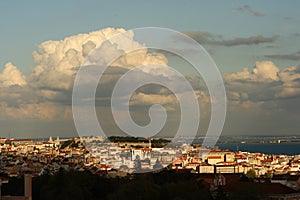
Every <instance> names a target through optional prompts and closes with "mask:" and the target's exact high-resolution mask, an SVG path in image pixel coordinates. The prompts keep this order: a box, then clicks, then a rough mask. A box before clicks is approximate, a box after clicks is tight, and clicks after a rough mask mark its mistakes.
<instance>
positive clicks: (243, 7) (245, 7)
mask: <svg viewBox="0 0 300 200" xmlns="http://www.w3.org/2000/svg"><path fill="white" fill-rule="evenodd" d="M236 10H238V11H242V12H248V13H249V14H251V15H252V16H255V17H263V16H265V14H264V13H261V12H257V11H255V10H253V9H252V8H251V7H250V6H249V5H243V6H241V7H238V8H237V9H236Z"/></svg>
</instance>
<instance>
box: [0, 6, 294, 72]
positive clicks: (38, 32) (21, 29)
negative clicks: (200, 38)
mask: <svg viewBox="0 0 300 200" xmlns="http://www.w3.org/2000/svg"><path fill="white" fill-rule="evenodd" d="M244 5H249V6H250V7H251V9H252V10H253V11H255V12H258V13H261V14H263V15H264V16H260V17H255V16H253V15H252V14H251V13H250V12H249V11H246V10H244V11H239V10H238V8H240V7H242V6H244ZM299 6H300V2H298V1H292V2H288V3H287V2H285V1H272V2H270V1H250V2H248V1H226V3H225V2H222V3H220V2H219V1H186V2H185V1H129V2H128V3H124V2H123V1H26V2H25V1H24V2H22V1H21V2H20V1H2V2H0V11H1V12H0V26H1V36H2V37H1V38H0V44H1V50H0V51H1V54H0V56H1V57H0V67H2V68H3V66H4V64H5V63H6V62H8V61H12V62H14V64H15V65H17V66H18V67H19V68H20V69H21V70H22V71H23V72H25V73H27V72H28V70H29V67H31V66H32V65H33V59H32V56H31V52H32V51H33V50H36V48H37V45H38V44H40V43H41V42H43V41H46V40H59V39H63V38H64V37H66V36H70V35H74V34H78V33H86V32H90V31H94V30H98V29H102V28H105V27H122V28H126V29H132V28H137V27H144V26H158V27H166V28H171V29H175V30H178V31H189V30H193V31H206V32H211V33H214V34H216V35H222V36H223V37H225V38H228V39H230V38H236V37H249V36H253V35H264V36H272V35H279V36H280V38H279V39H278V41H277V42H276V45H277V46H278V48H277V49H272V50H271V52H281V53H282V52H287V53H293V52H296V51H297V50H298V49H297V48H298V47H299V42H298V41H299V38H298V41H295V40H293V39H291V38H290V37H291V34H293V33H299V32H300V26H299V25H300V21H299V18H300V17H299V15H300V14H299V11H298V8H299ZM208 49H214V50H215V49H219V47H208ZM220 51H222V52H224V51H225V55H226V54H229V55H228V56H227V55H226V56H225V55H223V56H222V55H219V54H216V55H215V56H214V55H213V58H214V59H215V61H216V62H217V64H218V65H219V67H220V68H221V70H222V71H227V70H229V71H232V70H233V69H237V68H239V67H245V66H249V65H250V66H252V65H253V64H254V63H252V64H251V61H252V62H255V58H253V57H256V56H261V55H264V54H266V53H267V52H270V49H262V47H261V46H259V47H257V46H246V48H245V47H244V48H243V47H242V48H240V47H237V48H236V47H235V48H221V49H220ZM234 54H241V55H242V56H239V58H236V59H232V57H233V56H232V55H234ZM245 55H247V56H245ZM224 57H227V58H224ZM260 59H263V58H260ZM232 60H234V61H232ZM276 62H277V63H278V64H282V65H285V66H286V65H289V62H287V61H281V60H276ZM290 62H291V61H290ZM291 63H292V64H294V63H295V61H294V62H291Z"/></svg>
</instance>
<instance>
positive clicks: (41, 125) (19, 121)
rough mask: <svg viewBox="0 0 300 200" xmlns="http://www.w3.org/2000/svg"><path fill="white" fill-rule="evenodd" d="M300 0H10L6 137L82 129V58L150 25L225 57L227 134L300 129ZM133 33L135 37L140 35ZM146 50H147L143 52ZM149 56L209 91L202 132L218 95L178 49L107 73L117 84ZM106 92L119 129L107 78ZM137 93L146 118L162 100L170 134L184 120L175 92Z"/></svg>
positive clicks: (2, 102)
mask: <svg viewBox="0 0 300 200" xmlns="http://www.w3.org/2000/svg"><path fill="white" fill-rule="evenodd" d="M160 4H161V5H160ZM297 4H299V2H293V3H292V4H288V3H286V2H280V1H273V2H272V4H271V3H267V2H261V1H253V2H236V1H229V2H226V4H224V3H218V2H215V1H213V2H209V1H199V2H198V1H189V2H187V3H183V2H171V1H165V2H154V3H151V4H150V2H148V3H145V4H143V3H140V2H132V3H128V4H126V5H124V7H123V9H121V10H120V9H117V5H118V1H113V2H111V3H105V4H104V3H101V2H97V1H88V2H85V3H83V2H80V1H76V2H74V3H71V2H68V1H64V2H60V3H57V2H56V3H55V2H44V3H41V2H35V1H32V2H30V3H28V2H26V3H25V2H23V3H19V2H18V3H17V2H15V1H10V2H1V3H0V5H1V13H0V24H1V29H2V30H3V31H2V33H1V34H3V35H2V37H1V38H0V43H1V53H0V88H1V94H0V95H1V96H0V110H1V114H0V137H8V135H9V134H11V135H12V136H13V137H15V138H26V137H28V138H34V137H39V138H41V137H49V136H53V137H56V136H66V137H69V136H76V135H77V134H76V129H75V127H74V122H73V118H72V109H71V104H72V102H71V100H72V99H71V93H72V85H73V81H74V69H77V68H78V67H79V66H81V64H82V62H83V61H84V59H85V58H86V56H87V54H88V53H89V52H90V51H91V50H92V49H93V48H95V46H97V45H99V44H101V42H102V41H103V40H105V37H108V36H112V35H114V34H116V33H120V32H124V31H126V30H130V29H134V28H137V27H147V26H153V27H164V28H170V29H175V30H177V31H180V32H182V33H185V34H186V35H188V36H190V37H191V38H193V39H194V40H196V41H197V42H199V43H200V44H201V45H202V46H203V47H204V48H205V49H206V50H207V52H208V53H209V54H210V56H211V57H212V59H213V60H214V61H215V63H216V65H217V66H218V68H219V70H220V72H221V73H222V77H223V79H224V83H225V88H226V95H227V118H226V121H225V126H224V130H223V133H222V134H224V135H252V134H253V135H281V134H282V135H285V134H288V135H299V134H300V124H299V123H298V121H299V117H300V116H299V113H300V112H299V109H300V107H299V105H300V104H299V100H300V99H299V98H300V81H299V80H300V65H299V60H300V48H299V46H300V42H299V41H300V40H299V38H300V26H299V25H300V16H299V15H300V14H299V13H298V12H297V8H298V6H297ZM146 8H147V9H146ZM117 10H118V11H117ZM54 13H55V14H54ZM174 41H177V40H176V36H174ZM130 42H131V43H134V42H135V38H134V36H133V37H132V38H130ZM179 42H182V43H183V44H184V42H185V41H179ZM120 44H122V42H121V43H120ZM148 50H149V49H148ZM184 50H186V51H189V49H184ZM140 55H143V56H145V59H144V60H141V59H140V57H139V56H140ZM147 59H148V60H147ZM146 60H147V61H146ZM149 60H151V61H152V62H156V63H159V64H163V65H167V64H168V65H170V66H172V65H174V68H176V69H177V70H179V71H180V72H182V73H183V74H184V75H185V76H186V77H188V80H189V81H190V82H191V85H192V86H193V87H194V88H195V91H196V93H197V97H198V100H199V105H200V111H201V120H202V122H200V125H202V126H201V127H200V130H199V132H200V135H201V134H203V133H204V132H205V130H206V128H207V124H208V121H209V117H210V109H209V101H210V99H209V95H208V93H207V90H206V89H205V86H203V85H202V82H201V79H200V81H199V79H198V76H199V74H195V73H194V71H193V70H191V66H190V65H189V64H187V63H186V62H185V61H183V60H181V59H179V58H178V57H176V56H173V55H170V54H167V53H164V52H157V54H154V53H151V51H148V52H146V53H143V54H136V56H134V57H133V58H132V60H126V62H125V63H124V62H123V63H121V62H119V63H118V62H116V63H117V66H115V68H113V69H111V71H109V72H108V73H107V75H106V77H105V78H106V79H105V80H104V82H105V84H106V85H105V86H106V87H107V88H110V87H111V86H112V85H111V83H110V82H109V81H111V80H115V79H116V76H119V75H120V74H121V73H122V72H124V69H128V66H131V65H134V64H132V63H139V62H143V63H145V62H146V63H147V62H148V61H149ZM143 72H145V73H146V72H147V70H146V69H145V71H143ZM161 73H165V71H161ZM178 87H179V86H178ZM157 91H158V92H157ZM97 92H98V93H97V96H96V98H97V102H96V104H97V106H96V107H97V112H98V115H99V116H98V118H99V120H100V121H101V119H102V120H104V122H103V123H105V126H106V128H107V129H111V130H110V131H111V133H110V134H118V133H119V130H118V128H116V127H115V125H112V124H111V123H112V122H111V121H112V119H111V118H109V117H108V119H103V117H102V116H105V117H106V116H107V113H108V111H107V110H108V108H109V107H108V106H107V99H106V98H107V94H105V92H106V90H105V89H102V90H101V88H100V89H99V91H97ZM132 100H133V104H132V105H133V106H134V111H133V112H134V114H133V116H134V117H135V119H136V120H137V122H139V123H140V124H147V122H148V121H149V119H148V116H147V113H146V114H143V112H144V111H145V106H146V107H147V106H149V105H152V104H162V105H164V106H165V107H166V109H167V111H169V114H170V115H169V116H170V117H171V119H170V121H169V122H168V123H169V124H168V126H169V127H168V128H167V129H165V130H163V133H162V134H163V135H168V133H169V132H173V131H174V130H175V129H176V128H177V125H176V124H178V117H176V116H177V115H178V113H179V112H178V107H177V106H178V105H177V102H176V101H174V96H172V95H170V94H169V93H168V92H166V91H161V89H157V88H156V87H155V86H150V87H149V88H145V89H144V90H143V89H142V90H141V91H140V92H139V93H138V94H136V95H135V96H133V99H132ZM145 112H146V111H145Z"/></svg>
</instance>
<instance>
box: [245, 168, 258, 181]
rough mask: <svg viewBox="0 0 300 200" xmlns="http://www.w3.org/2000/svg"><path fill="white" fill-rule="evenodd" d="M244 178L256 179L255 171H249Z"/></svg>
mask: <svg viewBox="0 0 300 200" xmlns="http://www.w3.org/2000/svg"><path fill="white" fill-rule="evenodd" d="M246 176H247V177H248V178H249V179H254V178H255V177H256V173H255V170H254V169H249V170H248V171H247V173H246Z"/></svg>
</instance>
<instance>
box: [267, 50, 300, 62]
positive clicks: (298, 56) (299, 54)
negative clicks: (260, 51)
mask: <svg viewBox="0 0 300 200" xmlns="http://www.w3.org/2000/svg"><path fill="white" fill-rule="evenodd" d="M265 57H266V58H271V59H281V60H300V51H298V52H296V53H290V54H272V55H265Z"/></svg>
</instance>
